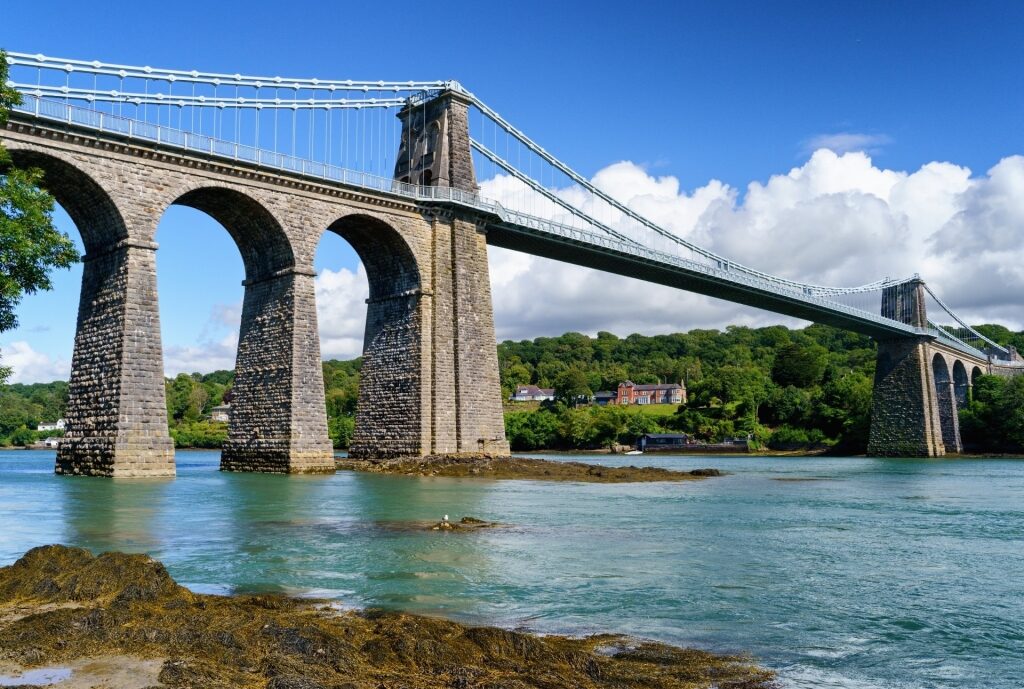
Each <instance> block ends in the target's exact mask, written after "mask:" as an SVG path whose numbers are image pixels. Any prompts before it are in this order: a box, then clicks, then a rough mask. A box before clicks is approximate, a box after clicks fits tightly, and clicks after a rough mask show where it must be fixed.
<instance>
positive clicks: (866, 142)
mask: <svg viewBox="0 0 1024 689" xmlns="http://www.w3.org/2000/svg"><path fill="white" fill-rule="evenodd" d="M889 143H892V139H891V138H889V137H888V136H886V135H885V134H865V133H863V132H835V133H832V134H818V135H816V136H812V137H811V138H809V139H808V140H807V141H805V142H804V152H805V153H812V152H814V151H817V150H818V149H820V148H827V149H828V150H830V151H833V152H835V153H849V152H850V151H866V152H868V153H877V152H878V151H880V150H881V149H882V147H883V146H885V145H886V144H889Z"/></svg>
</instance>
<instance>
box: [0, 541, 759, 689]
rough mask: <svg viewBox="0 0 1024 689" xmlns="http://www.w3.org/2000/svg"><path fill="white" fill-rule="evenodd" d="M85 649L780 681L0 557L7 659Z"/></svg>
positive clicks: (438, 668) (206, 658)
mask: <svg viewBox="0 0 1024 689" xmlns="http://www.w3.org/2000/svg"><path fill="white" fill-rule="evenodd" d="M82 659H91V660H103V659H106V662H107V663H108V665H110V664H114V665H116V664H120V665H124V664H126V663H132V662H134V663H139V664H146V666H147V667H159V671H158V673H157V672H155V671H154V672H153V674H155V675H157V676H158V680H159V683H160V684H161V685H163V686H165V687H169V688H171V689H187V688H192V687H194V688H196V689H200V688H201V689H229V688H230V689H235V688H242V689H382V688H383V689H399V688H402V689H453V688H459V689H478V688H479V689H483V688H484V687H488V688H490V689H497V688H499V687H503V688H506V689H513V688H518V689H532V688H539V687H551V688H554V687H576V688H578V689H599V688H600V689H611V688H612V687H615V688H619V687H623V688H626V687H635V688H640V687H652V688H654V689H670V688H680V689H682V688H686V689H696V688H698V687H701V688H709V687H719V688H721V689H766V688H767V687H771V686H773V678H772V674H771V673H770V672H768V671H766V670H763V669H761V668H758V667H756V666H755V665H753V664H751V663H750V662H749V661H748V660H746V659H744V658H737V657H731V656H718V655H714V654H711V653H706V652H703V651H693V650H687V649H680V648H675V647H672V646H667V645H663V644H656V643H651V642H637V641H634V640H631V639H627V638H623V637H617V636H609V635H603V636H592V637H588V638H582V639H577V638H567V637H560V636H537V635H533V634H528V633H523V632H517V631H509V630H506V629H498V628H493V627H467V626H465V625H462V624H459V623H456V622H452V621H449V620H443V619H436V618H430V617H421V616H417V615H410V614H405V613H399V612H387V611H381V610H366V611H361V612H354V611H346V612H341V613H339V612H338V610H337V609H336V608H335V607H334V606H331V605H325V604H323V602H317V601H309V600H296V599H290V598H284V597H279V596H239V597H226V596H209V595H198V594H192V593H190V592H189V591H187V590H186V589H184V588H182V587H180V586H178V585H177V584H176V583H175V582H174V581H173V579H171V577H170V576H169V575H168V574H167V571H166V570H165V569H164V568H163V566H162V565H161V564H160V563H159V562H156V561H155V560H152V559H150V558H148V557H145V556H142V555H125V554H121V553H104V554H103V555H100V556H98V557H94V556H93V555H92V554H90V553H89V552H88V551H85V550H82V549H79V548H67V547H63V546H47V547H44V548H36V549H34V550H32V551H30V552H29V553H27V554H26V555H25V556H24V557H22V558H21V559H20V560H18V562H16V563H15V564H13V565H11V566H9V567H4V568H0V668H3V670H4V671H5V672H6V671H8V670H11V671H12V672H20V671H21V670H24V669H26V668H29V667H39V666H44V665H53V664H59V663H63V664H66V665H68V666H74V664H75V663H80V661H81V660H82ZM91 664H92V665H95V663H91ZM122 669H123V668H122ZM100 679H101V680H102V679H103V678H100ZM95 683H96V684H100V685H101V686H114V685H116V684H111V681H106V682H105V683H104V681H98V682H95ZM92 685H93V683H90V684H89V686H92ZM118 686H120V685H118ZM141 686H145V685H141Z"/></svg>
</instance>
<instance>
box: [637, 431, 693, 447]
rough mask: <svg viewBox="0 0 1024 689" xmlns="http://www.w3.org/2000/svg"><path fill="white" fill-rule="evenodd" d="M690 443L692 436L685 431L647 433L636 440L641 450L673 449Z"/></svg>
mask: <svg viewBox="0 0 1024 689" xmlns="http://www.w3.org/2000/svg"><path fill="white" fill-rule="evenodd" d="M689 444H690V436H688V435H686V434H685V433H645V434H644V435H642V436H640V438H639V439H637V441H636V447H637V449H638V450H640V451H641V452H652V451H654V450H673V449H676V448H682V447H686V446H687V445H689Z"/></svg>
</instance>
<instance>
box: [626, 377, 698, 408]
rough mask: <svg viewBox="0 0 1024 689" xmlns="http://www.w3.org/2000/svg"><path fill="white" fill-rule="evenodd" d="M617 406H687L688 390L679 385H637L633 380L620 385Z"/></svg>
mask: <svg viewBox="0 0 1024 689" xmlns="http://www.w3.org/2000/svg"><path fill="white" fill-rule="evenodd" d="M615 403H616V404H686V388H685V387H683V386H682V385H681V384H679V383H664V384H658V385H637V384H636V383H634V382H633V381H631V380H627V381H626V382H624V383H619V390H618V393H617V394H616V397H615Z"/></svg>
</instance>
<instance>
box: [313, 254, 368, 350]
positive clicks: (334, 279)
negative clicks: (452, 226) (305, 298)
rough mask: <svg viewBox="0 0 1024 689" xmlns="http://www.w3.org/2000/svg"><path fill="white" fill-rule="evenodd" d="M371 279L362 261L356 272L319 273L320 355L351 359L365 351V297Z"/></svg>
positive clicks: (328, 271)
mask: <svg viewBox="0 0 1024 689" xmlns="http://www.w3.org/2000/svg"><path fill="white" fill-rule="evenodd" d="M368 296H369V283H368V282H367V280H366V269H365V268H363V266H362V264H360V265H359V267H358V269H357V270H356V271H355V272H353V271H351V270H348V269H347V268H342V269H341V270H338V271H333V270H326V269H325V270H322V271H320V274H319V275H317V277H316V318H317V322H318V324H319V326H320V356H322V357H323V358H324V359H352V358H355V357H357V356H359V355H360V354H361V353H362V351H363V331H364V329H365V327H366V298H367V297H368Z"/></svg>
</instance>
